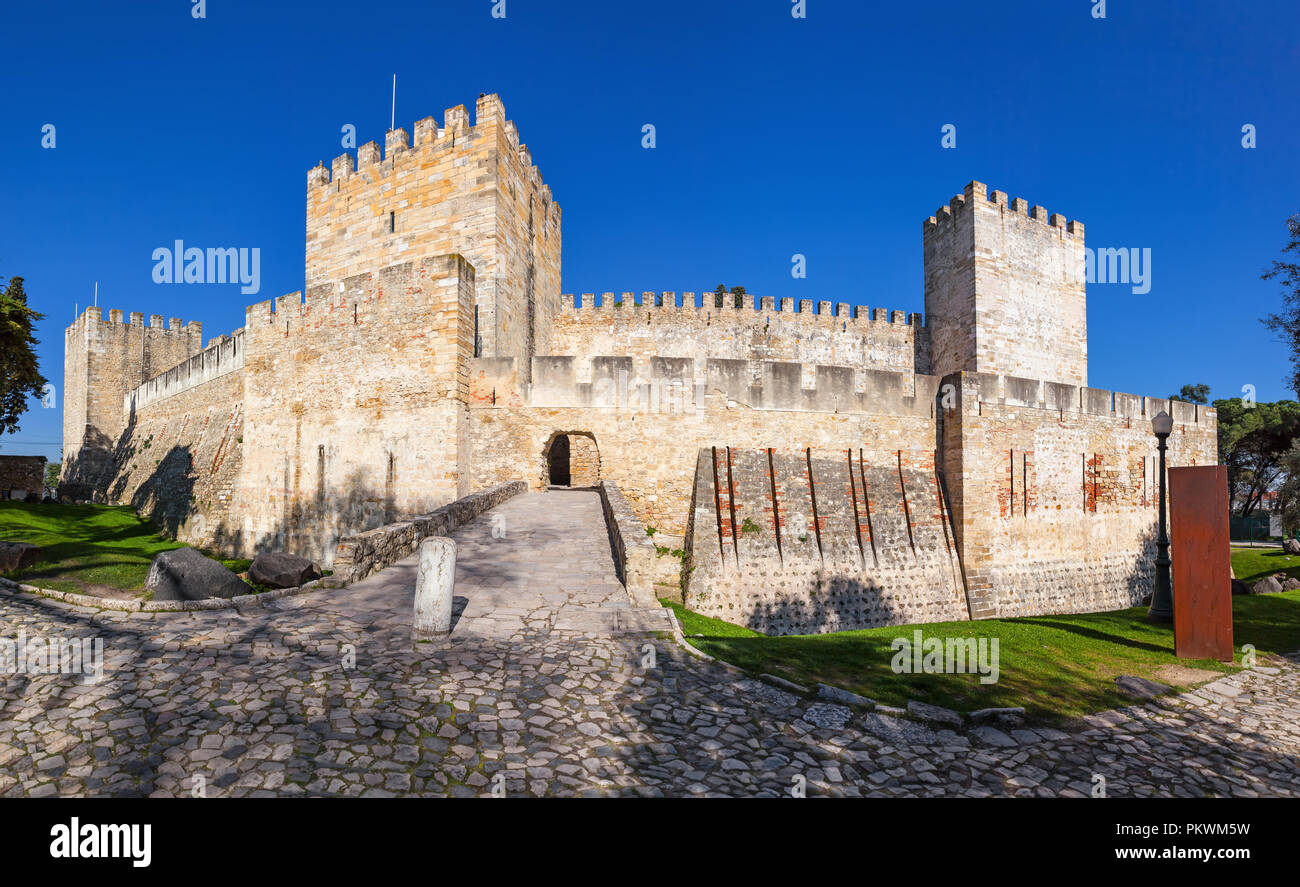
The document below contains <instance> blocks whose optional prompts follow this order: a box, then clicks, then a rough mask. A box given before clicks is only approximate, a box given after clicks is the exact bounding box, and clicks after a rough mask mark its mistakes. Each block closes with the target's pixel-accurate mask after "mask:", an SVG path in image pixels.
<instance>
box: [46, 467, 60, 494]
mask: <svg viewBox="0 0 1300 887" xmlns="http://www.w3.org/2000/svg"><path fill="white" fill-rule="evenodd" d="M62 468H63V466H62V465H60V464H59V463H58V462H46V463H45V489H47V490H51V491H53V490H57V489H58V488H59V471H60V470H61V469H62Z"/></svg>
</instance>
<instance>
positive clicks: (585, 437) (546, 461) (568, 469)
mask: <svg viewBox="0 0 1300 887" xmlns="http://www.w3.org/2000/svg"><path fill="white" fill-rule="evenodd" d="M542 482H543V484H549V485H550V486H553V487H581V488H583V489H586V488H589V487H595V486H598V485H599V484H600V450H599V449H598V448H597V446H596V436H595V435H594V434H592V433H591V432H590V431H556V432H554V433H553V434H551V436H550V438H548V439H547V441H546V446H544V447H543V448H542Z"/></svg>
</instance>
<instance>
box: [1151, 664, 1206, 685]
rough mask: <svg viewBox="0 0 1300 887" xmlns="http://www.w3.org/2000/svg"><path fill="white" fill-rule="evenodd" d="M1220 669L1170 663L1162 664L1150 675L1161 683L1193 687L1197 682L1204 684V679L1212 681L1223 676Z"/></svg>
mask: <svg viewBox="0 0 1300 887" xmlns="http://www.w3.org/2000/svg"><path fill="white" fill-rule="evenodd" d="M1223 675H1224V673H1223V672H1221V671H1210V670H1209V669H1207V668H1188V667H1187V666H1186V665H1178V664H1177V663H1171V664H1169V665H1162V666H1160V667H1159V668H1157V669H1156V670H1155V674H1153V675H1152V676H1151V677H1152V678H1154V679H1155V680H1157V681H1160V682H1161V683H1162V684H1170V685H1172V686H1175V687H1195V686H1196V685H1197V684H1204V683H1205V682H1206V681H1213V680H1216V679H1218V678H1221V677H1223Z"/></svg>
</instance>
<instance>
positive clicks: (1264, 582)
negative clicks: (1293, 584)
mask: <svg viewBox="0 0 1300 887" xmlns="http://www.w3.org/2000/svg"><path fill="white" fill-rule="evenodd" d="M1281 590H1282V583H1281V582H1278V581H1277V579H1275V578H1274V577H1272V576H1265V577H1264V578H1263V579H1261V580H1259V581H1258V582H1256V583H1255V584H1254V585H1252V586H1251V587H1250V593H1251V594H1277V593H1279V592H1280V591H1281Z"/></svg>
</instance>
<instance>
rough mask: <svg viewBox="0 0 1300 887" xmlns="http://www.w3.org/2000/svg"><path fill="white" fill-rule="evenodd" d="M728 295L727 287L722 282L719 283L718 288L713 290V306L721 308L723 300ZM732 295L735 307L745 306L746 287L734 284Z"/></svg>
mask: <svg viewBox="0 0 1300 887" xmlns="http://www.w3.org/2000/svg"><path fill="white" fill-rule="evenodd" d="M726 295H727V288H726V287H725V286H723V285H722V284H718V286H717V288H716V289H715V290H714V291H713V307H714V308H721V307H722V300H723V299H724V298H725V297H726ZM731 297H732V298H733V299H734V300H735V301H733V302H732V304H733V305H734V306H735V307H737V308H744V307H745V288H744V287H743V286H733V287H732V288H731Z"/></svg>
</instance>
